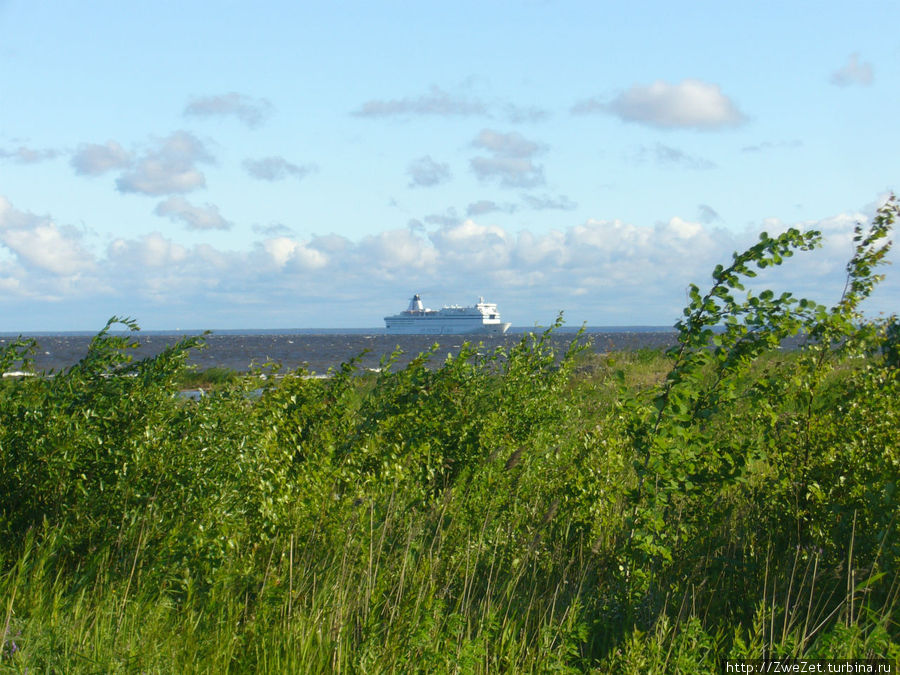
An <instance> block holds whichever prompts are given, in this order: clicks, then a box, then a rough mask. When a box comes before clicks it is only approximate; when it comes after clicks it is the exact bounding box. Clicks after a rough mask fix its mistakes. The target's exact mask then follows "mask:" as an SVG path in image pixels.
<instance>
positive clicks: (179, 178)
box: [116, 131, 212, 195]
mask: <svg viewBox="0 0 900 675" xmlns="http://www.w3.org/2000/svg"><path fill="white" fill-rule="evenodd" d="M211 161H212V156H211V155H210V154H209V152H208V151H207V149H206V147H205V146H204V144H203V143H202V142H201V141H200V140H199V139H198V138H197V137H195V136H194V135H193V134H190V133H188V132H187V131H176V132H175V133H173V134H171V135H169V136H168V137H166V138H163V139H161V140H159V141H158V142H157V144H156V147H155V148H153V149H151V150H150V151H148V152H147V153H145V154H144V155H143V156H142V157H141V158H140V159H138V160H137V162H136V163H135V165H134V166H133V168H132V169H131V170H130V171H128V172H127V173H124V174H122V175H121V176H120V177H119V178H118V179H117V180H116V187H117V188H118V190H119V191H120V192H138V193H141V194H146V195H165V194H180V193H185V192H191V191H192V190H196V189H197V188H201V187H204V186H205V185H206V177H205V176H204V175H203V173H202V172H200V171H199V170H198V169H197V168H196V166H195V164H197V163H200V162H211Z"/></svg>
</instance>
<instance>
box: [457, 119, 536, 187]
mask: <svg viewBox="0 0 900 675" xmlns="http://www.w3.org/2000/svg"><path fill="white" fill-rule="evenodd" d="M472 145H473V146H474V147H476V148H480V149H482V150H486V151H487V152H489V153H490V155H491V156H489V157H484V156H480V157H473V158H472V159H471V160H469V166H470V167H471V169H472V172H473V173H474V174H475V175H476V176H477V178H478V179H479V180H481V181H489V180H497V181H499V183H500V185H501V186H503V187H518V188H531V187H536V186H538V185H543V183H544V168H543V167H542V166H540V165H536V164H535V163H534V162H533V161H532V158H533V157H534V155H535V154H537V153H538V152H539V151H540V149H541V147H540V146H539V145H538V144H537V143H535V142H533V141H529V140H528V139H526V138H524V137H523V136H522V135H520V134H518V133H515V132H512V133H508V134H504V133H501V132H498V131H494V130H492V129H484V130H482V131H481V132H480V133H479V134H478V136H477V137H476V138H475V140H474V141H472Z"/></svg>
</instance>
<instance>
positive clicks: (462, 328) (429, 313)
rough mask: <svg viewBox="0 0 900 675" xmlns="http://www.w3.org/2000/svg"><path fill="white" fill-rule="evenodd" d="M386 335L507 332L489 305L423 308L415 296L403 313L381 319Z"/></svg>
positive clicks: (490, 303)
mask: <svg viewBox="0 0 900 675" xmlns="http://www.w3.org/2000/svg"><path fill="white" fill-rule="evenodd" d="M384 326H385V329H386V330H387V332H388V334H390V335H458V334H465V333H481V334H490V335H502V334H503V333H505V332H506V331H507V330H508V329H509V324H508V323H503V322H502V321H501V320H500V312H499V311H497V305H496V303H493V302H485V301H484V298H478V302H477V303H475V305H473V306H471V307H460V306H459V305H445V306H444V307H441V309H427V308H426V307H425V305H424V304H423V303H422V298H421V296H420V295H419V294H418V293H416V294H415V295H414V296H413V297H412V300H410V301H409V307H407V308H406V310H405V311H403V312H400V313H399V314H394V315H393V316H386V317H384Z"/></svg>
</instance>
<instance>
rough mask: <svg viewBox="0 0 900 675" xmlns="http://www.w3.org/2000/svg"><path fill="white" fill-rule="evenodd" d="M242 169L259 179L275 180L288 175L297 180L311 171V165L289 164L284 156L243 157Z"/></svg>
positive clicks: (282, 178)
mask: <svg viewBox="0 0 900 675" xmlns="http://www.w3.org/2000/svg"><path fill="white" fill-rule="evenodd" d="M244 170H245V171H246V172H247V173H248V174H250V175H251V176H253V177H254V178H258V179H259V180H267V181H277V180H284V179H285V178H289V177H293V178H296V179H298V180H299V179H301V178H303V177H304V176H306V175H307V174H308V173H309V172H310V171H312V170H313V167H312V166H310V165H307V166H299V165H297V164H291V163H290V162H289V161H287V160H286V159H284V157H263V158H262V159H245V160H244Z"/></svg>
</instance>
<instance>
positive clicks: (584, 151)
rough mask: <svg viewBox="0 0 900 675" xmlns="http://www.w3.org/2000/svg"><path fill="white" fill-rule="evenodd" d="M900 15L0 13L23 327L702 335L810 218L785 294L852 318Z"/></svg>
mask: <svg viewBox="0 0 900 675" xmlns="http://www.w3.org/2000/svg"><path fill="white" fill-rule="evenodd" d="M898 23H900V3H897V2H896V1H893V0H892V1H891V2H866V1H865V0H863V1H861V2H857V3H847V2H845V1H840V2H832V1H830V0H824V1H821V2H767V1H766V2H753V3H750V2H747V3H721V2H704V1H697V2H693V1H692V2H686V3H672V2H669V1H667V2H635V3H628V4H626V3H621V2H596V1H592V2H538V1H521V2H505V1H500V0H497V1H495V2H483V0H482V1H479V2H468V1H467V0H460V1H457V2H453V3H447V2H419V3H412V2H376V1H372V0H368V1H367V2H327V3H326V2H321V3H314V2H303V3H296V2H279V1H272V2H265V3H252V4H251V3H238V2H216V3H212V2H190V1H183V0H182V1H180V2H178V3H175V2H166V1H159V2H153V3H122V2H119V1H117V2H108V1H106V0H96V1H92V2H88V3H85V2H72V1H67V0H60V1H56V2H34V1H33V0H29V1H20V0H0V332H17V331H21V332H28V331H67V330H94V329H97V330H99V329H100V328H102V327H103V325H104V324H105V323H106V320H107V319H108V318H109V317H111V316H113V315H117V316H128V317H132V318H135V319H136V320H137V321H138V323H139V324H140V325H141V327H143V328H145V329H153V330H165V329H175V328H178V329H216V328H221V329H225V328H230V329H253V328H266V329H272V328H350V327H353V328H364V327H378V326H383V317H384V316H385V315H386V314H393V313H395V312H397V311H400V310H402V309H405V308H406V305H407V303H408V301H409V298H410V296H411V295H412V294H413V293H420V294H421V295H422V297H423V300H424V301H425V304H426V305H428V306H430V307H433V308H437V307H440V306H441V305H444V304H472V303H473V302H474V301H476V300H477V298H478V297H479V296H483V297H484V298H485V299H486V300H487V301H489V302H496V303H498V305H499V309H500V311H501V313H502V316H503V320H504V321H510V322H512V323H513V325H516V326H534V325H547V324H549V323H552V321H553V320H554V319H555V318H556V316H557V314H558V313H559V312H563V313H564V314H563V315H564V318H565V321H566V323H567V324H569V325H576V326H577V325H581V324H582V323H587V324H588V325H592V326H621V325H672V324H673V323H674V322H675V321H676V320H677V319H678V318H679V316H680V314H681V308H682V307H683V306H684V305H685V304H686V303H687V289H688V286H689V284H690V283H692V282H693V283H696V284H697V285H699V286H700V287H701V288H705V287H707V286H708V285H709V281H710V272H711V271H712V269H713V268H714V267H715V265H716V264H717V263H727V262H728V261H729V260H730V259H731V254H732V253H733V252H734V251H737V250H743V249H745V248H746V247H747V246H749V245H751V244H752V243H753V242H754V241H756V239H757V237H758V234H759V233H760V232H761V231H767V232H769V233H770V234H775V233H777V232H780V231H783V230H784V229H786V228H789V227H798V228H801V229H817V230H820V231H821V232H822V233H823V235H824V243H823V247H822V248H821V249H819V250H817V251H814V252H811V253H803V254H798V255H797V256H795V257H794V258H791V259H790V260H789V261H787V263H786V264H785V265H783V266H782V267H781V268H778V269H776V270H774V271H768V272H767V273H766V274H765V275H763V277H762V278H761V279H760V280H759V281H758V282H757V283H758V284H763V285H764V287H772V288H775V289H780V290H789V291H791V292H794V293H795V294H796V295H798V296H803V297H809V298H811V299H814V300H816V301H818V302H822V303H825V304H833V303H834V302H836V301H837V300H838V298H839V297H840V294H841V290H842V288H843V285H844V269H845V265H846V262H847V260H848V259H849V256H850V255H851V253H852V233H853V227H854V225H855V224H856V223H859V222H862V223H866V222H868V221H870V220H871V218H872V216H873V214H874V213H875V210H876V209H877V208H878V206H879V204H880V203H882V202H883V200H884V199H885V198H886V197H887V195H889V194H890V193H891V191H896V190H897V189H898V186H900V128H898V124H897V120H898V119H900V93H898V92H900V34H898V33H897V31H896V30H894V29H893V27H895V26H897V25H898ZM897 258H898V256H897V254H896V253H895V252H892V253H891V255H890V259H891V260H892V261H896V260H897ZM884 271H885V273H886V275H887V278H886V280H885V281H884V282H883V283H882V284H881V286H880V287H879V288H878V289H877V290H876V292H875V294H874V295H873V297H872V298H870V300H869V303H868V311H869V313H870V314H872V315H876V316H877V315H878V314H879V313H886V314H891V313H894V312H897V311H898V306H900V281H898V279H900V269H898V268H897V266H896V265H894V266H893V268H890V267H888V268H886V269H885V270H884Z"/></svg>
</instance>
